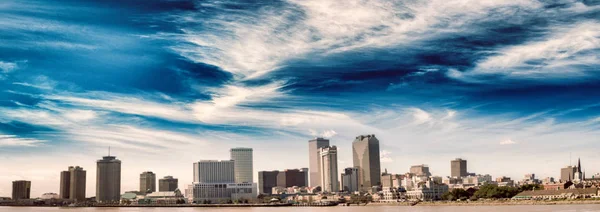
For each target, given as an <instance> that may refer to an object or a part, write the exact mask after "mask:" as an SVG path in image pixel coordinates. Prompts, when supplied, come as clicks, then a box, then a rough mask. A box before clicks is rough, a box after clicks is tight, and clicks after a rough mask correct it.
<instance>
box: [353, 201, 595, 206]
mask: <svg viewBox="0 0 600 212" xmlns="http://www.w3.org/2000/svg"><path fill="white" fill-rule="evenodd" d="M594 204H600V200H558V201H531V200H529V201H524V200H519V201H472V202H441V201H438V202H420V203H418V204H416V205H414V206H503V205H507V206H509V205H594ZM351 206H355V205H351ZM367 206H411V205H410V203H407V202H399V203H369V204H368V205H367Z"/></svg>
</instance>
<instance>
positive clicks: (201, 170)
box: [194, 160, 235, 183]
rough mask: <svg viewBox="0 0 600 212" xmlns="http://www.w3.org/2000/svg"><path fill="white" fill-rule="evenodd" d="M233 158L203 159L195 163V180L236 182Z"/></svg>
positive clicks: (202, 181)
mask: <svg viewBox="0 0 600 212" xmlns="http://www.w3.org/2000/svg"><path fill="white" fill-rule="evenodd" d="M234 170H235V165H234V161H233V160H222V161H217V160H201V161H199V162H196V163H194V182H199V183H233V182H235V173H234V172H235V171H234Z"/></svg>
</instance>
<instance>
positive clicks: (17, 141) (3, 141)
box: [0, 134, 46, 147]
mask: <svg viewBox="0 0 600 212" xmlns="http://www.w3.org/2000/svg"><path fill="white" fill-rule="evenodd" d="M45 142H46V141H44V140H38V139H33V138H21V137H18V136H16V135H2V134H0V147H36V146H40V145H41V144H43V143H45Z"/></svg>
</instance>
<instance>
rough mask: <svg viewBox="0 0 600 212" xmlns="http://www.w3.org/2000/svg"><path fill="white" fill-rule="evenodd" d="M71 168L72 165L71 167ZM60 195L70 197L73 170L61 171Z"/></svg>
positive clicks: (63, 197)
mask: <svg viewBox="0 0 600 212" xmlns="http://www.w3.org/2000/svg"><path fill="white" fill-rule="evenodd" d="M69 168H71V167H69ZM58 193H59V197H60V198H61V199H70V198H71V196H70V193H71V172H70V171H62V172H60V189H59V192H58Z"/></svg>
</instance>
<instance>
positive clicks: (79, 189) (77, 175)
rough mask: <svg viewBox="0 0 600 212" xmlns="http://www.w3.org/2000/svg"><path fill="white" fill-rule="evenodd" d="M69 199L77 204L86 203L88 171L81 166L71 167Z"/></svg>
mask: <svg viewBox="0 0 600 212" xmlns="http://www.w3.org/2000/svg"><path fill="white" fill-rule="evenodd" d="M69 172H70V174H71V176H70V179H69V181H70V182H69V199H70V200H73V201H75V202H84V201H86V198H85V190H86V171H85V170H83V168H81V167H79V166H75V167H69Z"/></svg>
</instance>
